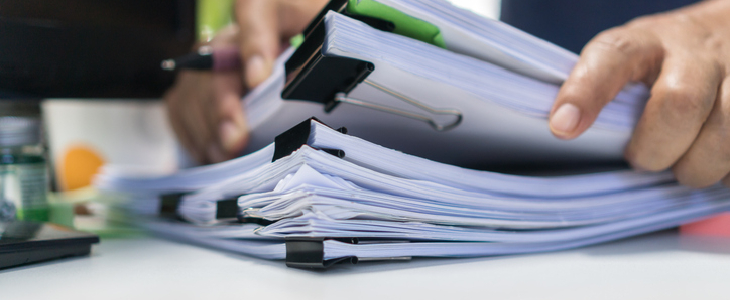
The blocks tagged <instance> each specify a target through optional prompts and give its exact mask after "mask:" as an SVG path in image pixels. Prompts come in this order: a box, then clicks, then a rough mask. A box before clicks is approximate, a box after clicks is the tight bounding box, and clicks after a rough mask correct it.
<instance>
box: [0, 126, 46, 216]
mask: <svg viewBox="0 0 730 300" xmlns="http://www.w3.org/2000/svg"><path fill="white" fill-rule="evenodd" d="M40 141H41V139H40V122H39V121H38V120H37V119H34V118H27V117H0V221H9V220H14V219H17V220H26V221H41V222H45V221H48V211H49V208H48V200H47V199H46V195H47V193H48V170H47V168H46V159H45V155H44V154H45V153H44V150H43V147H42V145H41V143H40Z"/></svg>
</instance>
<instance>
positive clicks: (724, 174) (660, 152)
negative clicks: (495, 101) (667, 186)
mask: <svg viewBox="0 0 730 300" xmlns="http://www.w3.org/2000/svg"><path fill="white" fill-rule="evenodd" d="M729 71H730V1H721V0H715V1H705V2H702V3H698V4H695V5H692V6H688V7H685V8H682V9H679V10H675V11H671V12H667V13H663V14H657V15H651V16H646V17H641V18H638V19H636V20H634V21H631V22H629V23H627V24H626V25H623V26H620V27H616V28H612V29H609V30H607V31H604V32H602V33H600V34H599V35H597V36H596V37H595V38H593V40H591V41H590V42H589V43H588V44H587V45H586V47H585V48H584V49H583V51H582V53H581V57H580V59H579V61H578V63H577V64H576V66H575V68H574V69H573V72H572V73H571V75H570V77H569V78H568V80H566V82H565V83H564V84H563V86H562V88H561V89H560V92H559V93H558V96H557V99H556V101H555V104H554V106H553V109H552V112H551V117H550V128H551V130H552V132H553V134H555V135H556V136H557V137H559V138H563V139H573V138H576V137H578V136H579V135H580V134H582V133H583V132H584V131H586V130H587V129H588V127H590V126H591V125H592V124H593V122H594V121H595V120H596V118H597V116H598V114H599V112H600V111H601V109H602V108H603V107H604V106H605V105H606V103H608V102H609V101H611V100H612V99H613V98H614V97H615V96H616V94H618V92H619V91H620V90H621V89H622V88H623V86H624V85H625V84H626V83H627V82H629V81H634V82H643V83H644V84H646V85H647V86H650V87H651V96H650V98H649V100H648V102H647V104H646V107H645V109H644V112H643V114H642V116H641V118H640V119H639V122H638V124H637V125H636V128H635V129H634V133H633V136H632V138H631V141H630V142H629V144H628V146H627V148H626V151H625V157H626V159H627V160H628V161H629V163H631V165H632V166H633V167H635V168H636V169H640V170H647V171H660V170H664V169H667V168H670V167H672V170H673V172H674V174H675V175H676V177H677V179H678V180H679V181H680V182H681V183H683V184H685V185H689V186H693V187H705V186H709V185H712V184H714V183H717V182H719V181H721V180H722V181H723V183H725V184H726V185H730V77H729V76H728V75H729V74H728V72H729Z"/></svg>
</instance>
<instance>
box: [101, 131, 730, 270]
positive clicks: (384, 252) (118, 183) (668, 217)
mask: <svg viewBox="0 0 730 300" xmlns="http://www.w3.org/2000/svg"><path fill="white" fill-rule="evenodd" d="M292 151H293V152H292ZM272 158H273V161H272ZM97 184H98V185H99V186H100V187H102V188H104V189H106V190H114V191H121V192H126V193H129V194H131V195H132V198H133V199H135V200H134V202H133V203H132V208H133V209H134V210H135V211H136V213H138V214H140V215H146V216H149V217H152V218H150V219H148V220H147V221H146V222H145V224H146V225H147V227H148V228H150V229H151V230H154V231H157V232H159V233H160V234H162V235H167V236H171V237H174V238H178V239H183V240H188V241H191V242H195V243H200V244H204V245H208V246H211V247H216V248H221V249H226V250H229V251H235V252H239V253H244V254H248V255H253V256H258V257H262V258H266V259H286V260H287V264H288V265H290V266H296V267H320V268H321V267H326V266H328V265H330V264H332V263H334V262H337V261H339V260H342V259H353V258H357V259H358V260H361V261H362V260H373V259H385V258H403V257H413V256H448V257H468V256H482V255H501V254H514V253H526V252H538V251H550V250H558V249H566V248H572V247H578V246H584V245H590V244H594V243H599V242H604V241H609V240H614V239H618V238H622V237H627V236H632V235H636V234H641V233H645V232H650V231H654V230H659V229H663V228H670V227H673V226H677V225H679V224H682V223H684V222H687V221H690V220H694V219H697V218H700V217H703V216H708V215H711V214H714V213H718V212H722V211H727V210H730V189H726V188H723V187H720V186H716V187H711V188H707V189H703V190H696V189H691V188H687V187H683V186H680V185H679V184H678V183H676V182H675V181H674V180H673V177H672V174H671V173H657V174H647V173H637V172H634V171H615V172H608V173H596V174H588V175H576V176H564V177H544V178H541V177H524V176H514V175H504V174H499V173H492V172H487V171H476V170H470V169H463V168H460V167H456V166H453V165H448V164H442V163H438V162H434V161H430V160H427V159H423V158H419V157H416V156H411V155H408V154H404V153H402V152H399V151H395V150H391V149H387V148H384V147H382V146H379V145H376V144H373V143H370V142H368V141H365V140H362V139H359V138H356V137H353V136H349V135H346V134H343V133H341V132H338V131H336V130H334V129H331V128H328V127H327V126H325V125H323V124H322V123H319V122H318V121H316V120H310V121H306V122H303V123H301V124H300V125H297V126H295V127H294V128H292V129H290V130H289V131H287V132H285V133H283V134H282V135H280V136H279V137H277V138H276V142H275V143H274V144H271V145H269V146H267V147H265V148H263V149H261V150H259V151H257V152H255V153H252V154H250V155H247V156H244V157H241V158H238V159H235V160H232V161H228V162H224V163H221V164H217V165H211V166H206V167H199V168H195V169H189V170H185V171H181V172H179V173H177V174H174V175H171V176H167V177H159V178H147V179H141V178H125V177H122V176H115V175H114V174H111V173H107V174H105V175H102V176H100V177H99V178H98V181H97ZM171 193H172V194H171ZM157 215H161V216H162V217H163V218H162V219H158V220H157V221H154V219H155V218H154V217H155V216H157ZM166 216H168V217H172V218H169V221H165V220H164V219H165V217H166ZM174 219H182V220H184V221H186V222H181V221H175V220H174Z"/></svg>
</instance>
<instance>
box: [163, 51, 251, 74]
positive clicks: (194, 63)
mask: <svg viewBox="0 0 730 300" xmlns="http://www.w3.org/2000/svg"><path fill="white" fill-rule="evenodd" d="M161 67H162V69H163V70H165V71H175V70H196V71H213V72H228V71H237V70H240V69H241V54H240V52H239V51H238V49H237V48H234V47H228V48H217V49H213V47H211V46H203V47H200V49H198V52H194V53H190V54H186V55H183V56H180V57H177V58H171V59H166V60H163V61H162V63H161Z"/></svg>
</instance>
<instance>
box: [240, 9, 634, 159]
mask: <svg viewBox="0 0 730 300" xmlns="http://www.w3.org/2000/svg"><path fill="white" fill-rule="evenodd" d="M378 2H382V3H385V4H388V5H392V6H393V7H396V8H399V9H401V10H403V11H405V12H409V13H412V14H413V15H415V16H417V17H421V18H423V19H424V20H427V21H429V22H432V23H434V24H437V25H438V26H439V28H440V29H441V30H442V33H443V35H444V39H445V40H446V44H447V47H448V49H442V48H439V47H437V46H434V45H430V44H426V43H423V42H420V41H417V40H414V39H410V38H407V37H404V36H400V35H397V34H392V33H389V32H384V31H379V30H376V29H374V28H372V27H369V26H367V25H365V24H364V23H362V22H360V21H357V20H354V19H351V18H349V17H346V16H343V15H340V14H337V13H334V12H331V13H329V14H328V15H327V16H326V19H325V24H326V27H327V37H326V40H325V43H324V45H323V47H322V50H321V51H322V53H323V54H324V55H325V56H335V57H349V58H356V59H360V60H364V61H368V62H372V63H373V64H374V65H375V71H374V72H373V73H372V74H371V75H370V76H369V77H368V78H367V79H368V80H369V81H371V82H374V83H376V84H378V85H381V86H384V87H387V88H389V89H391V90H393V91H395V92H397V93H400V94H402V95H404V96H407V97H410V98H412V99H417V100H418V101H420V102H421V103H423V104H425V105H427V106H430V107H434V108H439V109H454V110H458V111H460V112H461V113H462V115H463V122H462V123H461V124H460V125H459V126H457V127H456V128H454V129H452V130H449V131H447V132H438V131H435V130H433V129H432V128H431V127H429V126H428V125H427V124H425V123H423V122H420V121H416V120H412V119H408V118H404V117H401V116H397V115H393V114H389V113H384V112H379V111H374V110H369V109H367V108H362V107H357V106H352V105H347V104H342V105H340V106H338V107H337V108H335V109H334V110H333V111H332V112H331V113H325V112H324V110H323V107H322V105H321V104H317V103H312V102H305V101H296V100H282V99H281V91H282V86H283V85H284V80H285V76H284V68H283V61H285V60H286V59H287V58H288V55H290V54H291V51H289V52H287V53H285V54H284V55H283V56H282V58H281V61H280V62H279V64H278V68H277V70H276V71H275V72H274V75H273V76H272V77H271V78H270V79H269V81H267V82H265V83H264V84H263V85H262V86H259V87H258V88H257V89H255V90H254V91H253V92H252V93H250V94H249V95H248V96H247V97H246V98H245V99H244V104H245V106H246V112H247V117H248V120H249V123H250V127H251V128H252V130H253V134H252V136H251V147H250V149H252V150H256V149H260V148H261V147H263V146H265V145H266V144H268V143H269V142H270V141H271V140H272V138H273V137H275V136H276V135H278V134H279V133H281V132H282V131H284V130H286V129H287V128H289V127H291V126H294V125H295V124H296V123H297V122H298V121H299V120H302V119H304V118H307V117H310V116H316V117H317V118H319V119H321V120H323V121H324V122H326V123H327V124H330V125H332V126H335V127H336V126H347V127H348V128H350V130H351V133H353V134H355V135H357V136H360V137H363V138H366V139H368V140H370V141H373V142H375V143H378V144H381V145H384V146H387V147H391V148H395V149H398V150H401V151H404V152H406V153H409V154H414V155H418V156H421V157H426V158H429V159H433V160H437V161H441V162H446V163H451V164H457V165H462V166H469V165H473V164H475V163H485V162H487V163H489V162H499V163H512V162H523V163H525V162H565V161H568V162H579V161H597V160H604V161H605V160H618V159H621V157H622V153H623V148H624V146H625V145H626V143H627V141H628V139H629V137H630V135H631V131H632V128H633V126H634V124H635V123H636V120H637V119H638V116H639V115H640V113H641V112H642V108H643V105H644V101H645V99H646V98H647V95H648V93H647V91H646V88H645V87H644V86H643V85H634V86H631V87H628V88H627V89H626V90H624V91H623V92H622V93H620V94H619V95H618V97H617V98H616V100H615V101H613V102H611V103H609V104H608V105H607V107H606V108H605V109H604V110H603V112H602V113H601V114H600V115H599V117H598V119H597V121H596V124H595V126H593V128H591V129H590V130H588V132H586V134H584V135H583V136H581V137H580V138H578V139H576V140H573V141H560V140H558V139H556V138H555V137H554V136H553V135H552V134H551V133H550V130H549V127H548V122H547V118H548V115H549V112H550V109H551V106H552V104H553V102H554V100H555V96H556V95H557V92H558V90H559V83H560V82H561V81H562V79H563V78H565V77H567V74H568V72H569V70H570V68H571V67H572V65H573V64H574V63H575V62H576V60H577V57H576V55H575V54H572V53H569V52H567V51H566V50H564V49H561V48H559V47H557V46H555V45H553V44H550V43H547V42H545V41H542V40H540V39H538V38H535V37H532V36H530V35H528V34H526V33H524V32H520V31H518V30H517V29H514V28H511V27H509V26H508V25H506V24H503V23H500V22H499V21H495V20H488V19H484V18H481V17H478V16H476V15H473V14H471V13H469V12H467V11H464V10H461V9H458V8H454V7H452V6H450V5H449V6H447V7H448V8H449V9H445V8H444V9H440V8H441V6H443V5H448V4H445V3H444V2H443V1H436V0H430V1H400V0H388V1H384V0H379V1H378ZM437 8H438V9H437ZM454 16H458V17H454ZM472 19H474V20H479V22H476V21H474V22H467V21H465V20H472ZM449 20H451V21H449ZM506 37H510V38H506ZM467 46H470V48H469V49H471V50H469V51H467V50H465V47H467ZM477 51H481V52H477ZM538 53H539V54H540V55H538ZM464 54H468V55H464ZM528 58H530V59H528ZM546 72H548V73H550V74H553V75H550V76H552V77H551V78H552V79H551V78H547V77H546V76H548V75H546ZM350 96H352V97H353V98H356V99H364V100H367V101H368V102H372V103H377V104H382V105H386V106H391V107H395V108H398V109H402V110H406V111H409V112H411V113H415V114H422V115H425V116H429V117H433V118H434V119H436V120H437V122H438V123H441V124H447V123H449V122H451V121H453V120H452V119H453V118H450V117H449V116H437V115H429V114H424V112H423V111H422V110H419V109H418V108H417V107H414V106H412V105H408V104H405V103H403V102H402V101H400V100H398V99H396V98H394V97H392V96H390V95H387V94H385V93H383V92H382V91H379V90H377V89H374V88H373V87H372V86H369V85H366V84H360V85H358V86H357V87H356V88H355V89H354V90H353V91H352V92H351V93H350ZM404 136H407V137H408V138H407V139H404V138H403V137H404ZM518 137H519V138H518ZM425 145H437V146H425Z"/></svg>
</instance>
